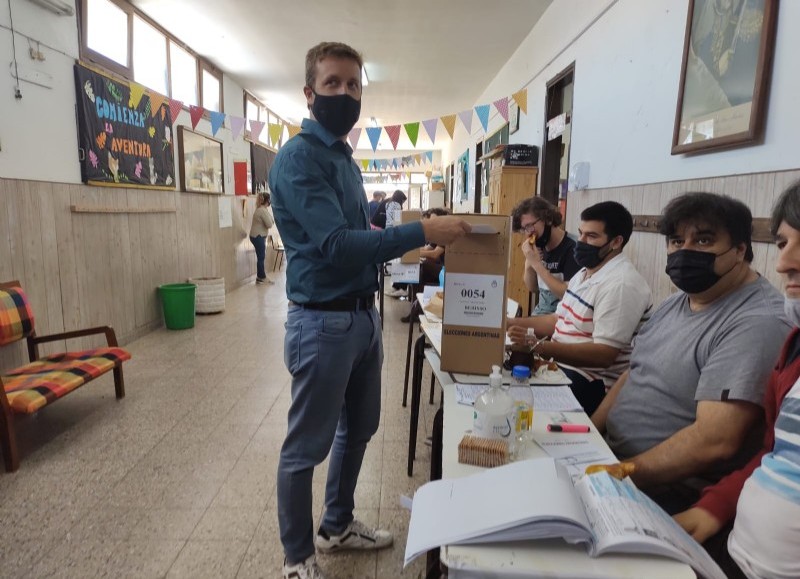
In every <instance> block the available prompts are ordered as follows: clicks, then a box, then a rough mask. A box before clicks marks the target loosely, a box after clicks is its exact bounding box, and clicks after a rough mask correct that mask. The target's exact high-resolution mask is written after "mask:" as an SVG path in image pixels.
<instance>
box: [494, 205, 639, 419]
mask: <svg viewBox="0 0 800 579" xmlns="http://www.w3.org/2000/svg"><path fill="white" fill-rule="evenodd" d="M632 233H633V217H632V216H631V214H630V213H629V212H628V210H627V209H625V207H623V206H622V205H621V204H619V203H617V202H616V201H603V202H602V203H597V204H595V205H592V206H590V207H587V208H586V209H584V210H583V212H581V224H580V227H579V228H578V235H579V236H580V237H579V239H578V242H577V245H576V246H575V252H574V253H575V261H576V262H577V263H578V265H579V266H581V267H582V269H581V270H580V271H579V272H578V273H576V274H575V275H574V276H573V277H572V279H571V280H570V281H569V284H568V286H567V291H566V293H565V294H564V297H563V299H562V300H561V301H560V302H559V303H558V307H557V308H556V312H555V313H554V314H545V315H542V316H533V317H530V318H511V319H510V320H508V335H509V337H510V338H511V340H512V342H514V343H515V344H528V345H531V346H532V347H533V350H534V352H536V353H537V354H539V355H540V356H542V357H543V358H544V359H546V360H549V359H550V358H552V359H554V360H555V361H556V362H558V365H559V367H560V368H561V369H562V370H563V371H564V373H565V374H566V375H567V376H568V377H569V379H570V380H572V384H571V385H570V388H571V389H572V391H573V392H574V393H575V397H576V398H577V399H578V401H579V402H580V403H581V406H583V408H584V410H586V413H587V414H591V413H592V412H594V411H595V409H596V408H597V407H598V405H599V404H600V402H601V401H602V400H603V398H604V397H605V395H606V390H607V389H608V388H610V387H611V386H612V385H613V384H614V382H615V381H616V380H617V378H619V376H620V374H621V373H622V372H624V371H625V370H626V369H627V367H628V360H629V357H630V353H631V340H633V337H634V336H635V335H636V333H637V332H638V331H639V328H640V327H641V325H642V324H643V323H644V322H645V321H646V320H647V318H648V317H649V315H650V309H651V305H652V301H651V299H650V287H649V286H648V285H647V281H645V279H644V278H643V277H642V276H641V274H640V273H639V272H638V271H637V270H636V268H635V267H634V265H633V263H631V260H630V259H628V256H626V255H625V254H624V253H623V252H622V249H623V248H624V247H625V245H626V244H627V243H628V240H629V239H630V238H631V234H632ZM537 336H538V338H537ZM543 337H550V338H552V339H551V340H541V339H539V338H543Z"/></svg>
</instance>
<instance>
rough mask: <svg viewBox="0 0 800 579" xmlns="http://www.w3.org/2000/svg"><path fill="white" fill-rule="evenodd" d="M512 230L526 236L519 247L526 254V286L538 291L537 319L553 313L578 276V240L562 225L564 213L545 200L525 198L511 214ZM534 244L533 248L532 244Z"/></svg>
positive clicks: (534, 313)
mask: <svg viewBox="0 0 800 579" xmlns="http://www.w3.org/2000/svg"><path fill="white" fill-rule="evenodd" d="M511 225H512V228H513V230H514V231H515V232H516V231H520V232H522V233H524V234H525V240H524V241H523V242H522V245H521V246H520V248H521V249H522V253H523V254H524V255H525V274H524V281H525V285H526V286H527V287H528V290H530V291H532V292H533V291H536V290H537V289H538V290H539V300H538V301H537V303H536V307H535V308H534V310H533V315H534V316H540V315H543V314H552V313H554V312H555V311H556V306H557V305H558V302H559V301H560V300H561V298H562V297H564V292H566V291H567V282H569V280H571V279H572V276H573V275H575V274H576V273H578V270H580V266H579V265H578V263H577V262H576V261H575V241H574V240H573V239H571V238H570V237H569V236H568V235H567V232H566V231H564V230H563V229H561V228H560V227H559V225H561V212H560V211H559V210H558V208H557V207H555V206H553V204H552V203H550V202H549V201H548V200H547V199H545V198H544V197H530V198H528V199H523V200H522V201H520V203H519V204H518V205H517V206H516V207H514V210H513V211H512V212H511ZM531 243H533V245H531Z"/></svg>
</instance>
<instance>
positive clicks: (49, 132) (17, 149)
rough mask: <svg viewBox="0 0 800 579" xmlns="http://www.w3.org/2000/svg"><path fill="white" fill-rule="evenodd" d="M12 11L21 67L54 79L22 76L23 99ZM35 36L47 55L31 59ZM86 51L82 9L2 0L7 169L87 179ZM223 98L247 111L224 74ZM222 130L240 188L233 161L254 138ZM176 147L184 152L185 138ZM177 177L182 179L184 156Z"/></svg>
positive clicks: (1, 138) (0, 89) (0, 79)
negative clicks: (81, 74)
mask: <svg viewBox="0 0 800 579" xmlns="http://www.w3.org/2000/svg"><path fill="white" fill-rule="evenodd" d="M12 16H13V23H14V30H15V31H16V34H15V41H16V55H17V61H18V67H19V71H20V75H21V76H24V75H25V74H24V73H27V74H40V75H46V77H52V80H51V81H48V82H47V84H51V85H52V86H51V87H50V88H45V87H42V86H37V85H34V84H30V83H27V82H21V83H20V90H21V92H22V98H21V99H16V98H15V97H14V84H15V81H14V79H13V78H12V76H11V75H10V74H9V73H8V69H7V68H6V67H7V66H8V63H10V62H11V61H12V60H13V59H14V57H13V51H12V42H11V32H10V28H11V20H12V18H11V17H12ZM29 43H30V44H31V45H33V46H34V47H36V46H37V43H40V47H39V49H40V50H41V52H43V53H44V55H45V60H44V61H43V62H39V61H36V60H32V59H31V57H30V55H29V50H28V49H29ZM78 53H79V50H78V28H77V21H76V17H75V16H73V17H64V16H57V15H55V14H52V13H50V12H48V11H47V10H44V9H42V8H40V7H38V6H36V5H34V4H32V3H30V2H24V1H17V0H14V1H12V2H11V13H9V8H8V4H7V3H5V2H3V3H1V4H0V63H2V69H0V177H5V178H16V179H33V180H37V181H52V182H60V183H80V179H81V172H80V165H79V162H78V128H77V122H76V116H75V81H74V77H73V64H74V63H75V61H76V60H77V58H78ZM223 98H224V108H225V111H224V112H225V113H228V114H233V115H237V116H243V98H242V87H240V86H238V85H237V84H236V83H235V82H233V81H232V80H231V79H230V78H228V77H227V76H224V75H223ZM177 124H182V125H188V126H191V121H190V119H189V113H188V112H186V111H184V112H181V113H180V115H179V117H178V123H177ZM197 130H198V131H200V132H203V133H206V134H209V135H210V134H211V124H210V122H208V121H205V120H201V121H200V123H199V124H198V126H197ZM265 130H266V129H265ZM173 135H177V131H173ZM216 138H217V139H220V140H222V141H223V144H224V151H225V191H226V193H231V194H232V193H233V161H234V159H236V160H245V159H249V158H250V149H249V143H247V142H246V141H245V140H244V139H242V138H241V137H239V138H238V139H237V140H236V141H233V139H232V138H231V131H230V129H228V128H226V127H223V128H222V129H220V130H219V131H218V132H217V135H216ZM175 152H176V153H175V154H176V157H177V142H176V146H175ZM176 163H177V160H176ZM175 179H176V180H178V179H179V177H178V168H177V164H176V165H175Z"/></svg>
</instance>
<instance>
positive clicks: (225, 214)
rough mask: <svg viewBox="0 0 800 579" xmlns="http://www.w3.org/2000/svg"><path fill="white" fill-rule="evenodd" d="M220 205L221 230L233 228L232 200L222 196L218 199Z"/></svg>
mask: <svg viewBox="0 0 800 579" xmlns="http://www.w3.org/2000/svg"><path fill="white" fill-rule="evenodd" d="M217 202H218V203H219V228H220V229H223V228H225V227H233V212H232V211H231V198H230V197H226V196H225V195H221V196H220V197H218V198H217Z"/></svg>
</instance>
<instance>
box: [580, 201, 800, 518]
mask: <svg viewBox="0 0 800 579" xmlns="http://www.w3.org/2000/svg"><path fill="white" fill-rule="evenodd" d="M660 229H661V233H662V234H663V235H665V236H666V241H667V268H666V272H667V274H668V275H669V277H670V279H671V280H672V283H674V284H675V285H676V286H677V288H678V289H679V290H681V291H679V292H677V293H674V294H672V295H671V296H670V297H668V298H667V299H666V300H665V301H664V302H663V303H662V304H661V305H660V306H659V307H658V308H657V309H656V310H655V312H653V315H652V317H651V318H650V321H649V322H648V323H647V324H645V325H644V327H643V328H642V330H641V331H640V332H639V335H638V336H637V337H636V341H635V343H634V348H633V352H632V354H631V366H630V370H629V371H628V372H626V373H625V374H623V375H622V376H621V377H620V379H619V380H618V381H617V383H616V384H615V385H614V387H613V388H612V389H611V390H610V391H609V393H608V396H607V397H606V399H605V400H604V401H603V403H602V405H601V406H600V408H599V409H598V410H597V412H596V413H595V414H594V416H592V420H593V422H594V423H595V425H596V426H597V428H598V429H600V431H601V432H602V431H605V433H606V440H607V441H608V444H609V446H610V447H611V450H613V451H614V453H615V454H616V455H617V457H619V458H620V459H621V460H626V461H631V462H633V463H634V465H635V472H634V474H633V475H632V478H633V480H634V482H635V483H636V484H637V486H639V487H640V488H642V489H643V490H644V491H645V492H647V493H648V494H649V495H650V496H651V497H652V498H653V499H654V500H655V501H656V502H657V503H659V504H660V505H661V506H662V507H663V508H664V509H665V510H666V511H667V512H669V513H671V514H672V513H676V512H678V511H681V510H683V509H685V508H687V507H688V506H690V505H691V504H692V503H694V502H695V501H696V500H697V498H698V497H699V493H700V491H701V490H702V489H703V488H704V487H705V486H707V485H709V484H712V483H714V482H716V481H718V480H719V479H720V478H721V477H722V476H724V475H725V474H727V473H729V472H731V471H732V470H734V469H736V468H739V467H741V466H742V465H743V464H745V462H747V460H748V458H749V457H750V456H751V455H752V454H753V452H755V450H756V448H757V447H758V442H759V439H760V435H761V433H760V429H759V428H758V427H759V426H760V425H761V423H762V421H763V410H762V404H763V398H764V384H765V383H766V379H767V376H768V375H769V373H770V370H771V369H772V366H773V365H774V364H775V361H776V359H777V357H778V353H779V351H780V347H781V344H782V343H783V341H784V340H785V339H786V335H787V334H788V332H789V324H788V323H787V321H786V318H785V316H784V315H783V297H782V296H781V294H780V292H778V290H777V289H775V288H774V287H773V286H772V285H770V283H769V282H768V281H766V280H765V279H764V278H762V277H761V276H760V275H759V274H758V273H757V272H756V271H755V270H753V269H752V267H751V265H750V264H751V261H752V259H753V250H752V247H751V241H750V237H751V231H752V215H751V213H750V210H749V209H748V208H747V206H746V205H745V204H744V203H742V202H741V201H737V200H735V199H732V198H730V197H726V196H723V195H714V194H711V193H687V194H685V195H682V196H681V197H677V198H676V199H673V200H672V201H671V202H670V203H669V204H668V205H667V206H666V208H665V209H664V215H663V218H662V221H661V225H660Z"/></svg>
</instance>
